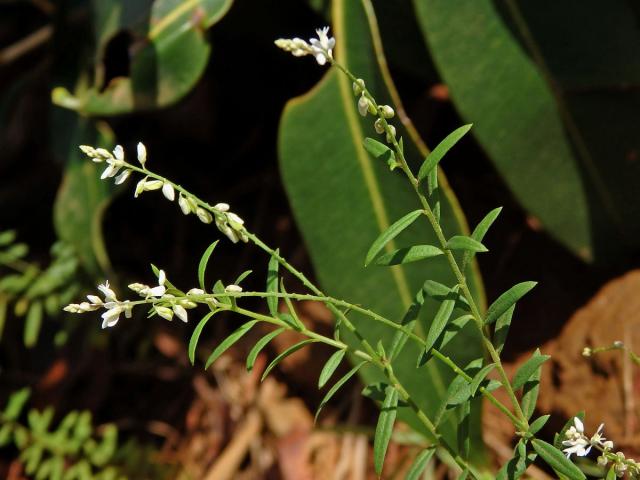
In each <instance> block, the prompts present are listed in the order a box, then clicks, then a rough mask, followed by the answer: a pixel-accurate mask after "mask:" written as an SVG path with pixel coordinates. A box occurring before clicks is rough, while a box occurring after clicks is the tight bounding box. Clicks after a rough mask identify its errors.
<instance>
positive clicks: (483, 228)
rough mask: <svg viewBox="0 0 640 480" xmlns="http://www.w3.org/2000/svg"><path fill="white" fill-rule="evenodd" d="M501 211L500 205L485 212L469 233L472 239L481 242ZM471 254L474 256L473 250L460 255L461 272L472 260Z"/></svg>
mask: <svg viewBox="0 0 640 480" xmlns="http://www.w3.org/2000/svg"><path fill="white" fill-rule="evenodd" d="M501 211H502V207H498V208H494V209H493V210H491V211H490V212H489V213H487V214H486V215H485V217H484V218H483V219H482V220H480V223H478V225H476V228H474V229H473V233H471V238H473V239H474V240H477V241H478V242H482V240H483V239H484V236H485V235H486V234H487V232H488V231H489V228H490V227H491V225H493V222H495V221H496V218H498V215H500V212H501ZM473 256H474V252H471V251H466V252H464V256H463V257H462V267H461V269H462V271H463V272H464V271H465V270H466V269H467V265H469V262H470V261H471V260H473Z"/></svg>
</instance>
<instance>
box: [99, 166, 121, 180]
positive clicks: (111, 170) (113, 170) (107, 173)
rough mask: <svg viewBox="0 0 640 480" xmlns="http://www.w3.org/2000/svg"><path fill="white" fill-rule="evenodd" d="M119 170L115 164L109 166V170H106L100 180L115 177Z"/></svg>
mask: <svg viewBox="0 0 640 480" xmlns="http://www.w3.org/2000/svg"><path fill="white" fill-rule="evenodd" d="M118 170H119V168H118V167H116V166H115V165H113V164H109V166H108V167H107V168H105V169H104V171H103V172H102V175H100V180H104V179H105V178H108V177H113V176H114V175H115V174H116V173H118Z"/></svg>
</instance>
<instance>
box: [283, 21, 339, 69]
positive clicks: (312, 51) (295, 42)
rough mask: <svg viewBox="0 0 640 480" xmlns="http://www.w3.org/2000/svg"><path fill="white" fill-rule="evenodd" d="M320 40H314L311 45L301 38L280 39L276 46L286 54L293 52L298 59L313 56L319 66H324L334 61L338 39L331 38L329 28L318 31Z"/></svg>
mask: <svg viewBox="0 0 640 480" xmlns="http://www.w3.org/2000/svg"><path fill="white" fill-rule="evenodd" d="M316 34H317V35H318V38H312V39H310V40H309V43H307V42H306V41H304V40H302V39H301V38H292V39H287V38H279V39H278V40H276V42H275V43H276V45H277V46H278V47H279V48H281V49H283V50H284V51H286V52H291V54H292V55H294V56H296V57H304V56H305V55H313V56H314V57H315V59H316V62H318V65H324V64H325V63H327V61H332V60H333V48H334V47H335V45H336V39H335V38H333V37H329V27H324V28H318V29H316Z"/></svg>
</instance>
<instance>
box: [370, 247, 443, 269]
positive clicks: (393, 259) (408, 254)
mask: <svg viewBox="0 0 640 480" xmlns="http://www.w3.org/2000/svg"><path fill="white" fill-rule="evenodd" d="M443 254H444V252H443V251H442V250H440V249H439V248H438V247H435V246H433V245H414V246H412V247H405V248H399V249H397V250H394V251H392V252H388V253H385V254H384V255H380V256H379V257H377V258H376V259H375V260H374V262H373V263H375V264H376V265H383V266H389V265H402V264H405V263H411V262H417V261H419V260H424V259H425V258H432V257H437V256H438V255H443Z"/></svg>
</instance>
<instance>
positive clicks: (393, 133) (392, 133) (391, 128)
mask: <svg viewBox="0 0 640 480" xmlns="http://www.w3.org/2000/svg"><path fill="white" fill-rule="evenodd" d="M388 127H389V133H387V143H392V142H393V139H394V138H396V127H394V126H393V125H389V126H388Z"/></svg>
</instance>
